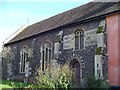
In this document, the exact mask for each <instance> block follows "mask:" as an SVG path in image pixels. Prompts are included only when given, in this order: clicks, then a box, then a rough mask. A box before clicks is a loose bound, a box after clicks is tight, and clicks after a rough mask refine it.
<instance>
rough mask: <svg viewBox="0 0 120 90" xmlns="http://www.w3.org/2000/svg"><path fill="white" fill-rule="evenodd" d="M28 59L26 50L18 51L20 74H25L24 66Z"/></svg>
mask: <svg viewBox="0 0 120 90" xmlns="http://www.w3.org/2000/svg"><path fill="white" fill-rule="evenodd" d="M27 59H28V53H27V48H23V49H22V50H21V51H20V73H24V72H25V65H26V62H27Z"/></svg>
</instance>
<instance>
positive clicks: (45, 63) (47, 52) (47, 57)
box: [41, 42, 52, 71]
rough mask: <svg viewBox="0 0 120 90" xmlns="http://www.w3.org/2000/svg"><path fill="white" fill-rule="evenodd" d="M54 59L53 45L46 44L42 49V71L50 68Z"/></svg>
mask: <svg viewBox="0 0 120 90" xmlns="http://www.w3.org/2000/svg"><path fill="white" fill-rule="evenodd" d="M51 59H52V45H51V43H49V42H46V43H45V44H44V45H42V47H41V69H42V71H45V70H46V69H47V68H49V65H50V62H51Z"/></svg>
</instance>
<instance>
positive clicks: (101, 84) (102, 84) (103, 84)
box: [86, 75, 110, 88]
mask: <svg viewBox="0 0 120 90" xmlns="http://www.w3.org/2000/svg"><path fill="white" fill-rule="evenodd" d="M86 86H87V88H110V85H109V82H108V80H102V79H96V78H95V76H93V75H89V76H88V77H87V82H86Z"/></svg>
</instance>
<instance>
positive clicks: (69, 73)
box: [36, 64, 74, 90]
mask: <svg viewBox="0 0 120 90" xmlns="http://www.w3.org/2000/svg"><path fill="white" fill-rule="evenodd" d="M73 76H74V72H73V70H72V69H70V68H69V65H67V64H65V65H62V66H58V67H56V68H55V69H47V70H46V71H44V72H43V71H42V70H41V69H40V68H39V69H38V76H37V77H36V80H37V84H38V86H39V85H40V86H41V85H42V88H50V89H54V90H56V89H60V88H64V89H68V88H70V87H71V86H72V78H73Z"/></svg>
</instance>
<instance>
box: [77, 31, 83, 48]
mask: <svg viewBox="0 0 120 90" xmlns="http://www.w3.org/2000/svg"><path fill="white" fill-rule="evenodd" d="M78 49H84V30H83V29H77V30H76V31H75V50H78Z"/></svg>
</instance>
